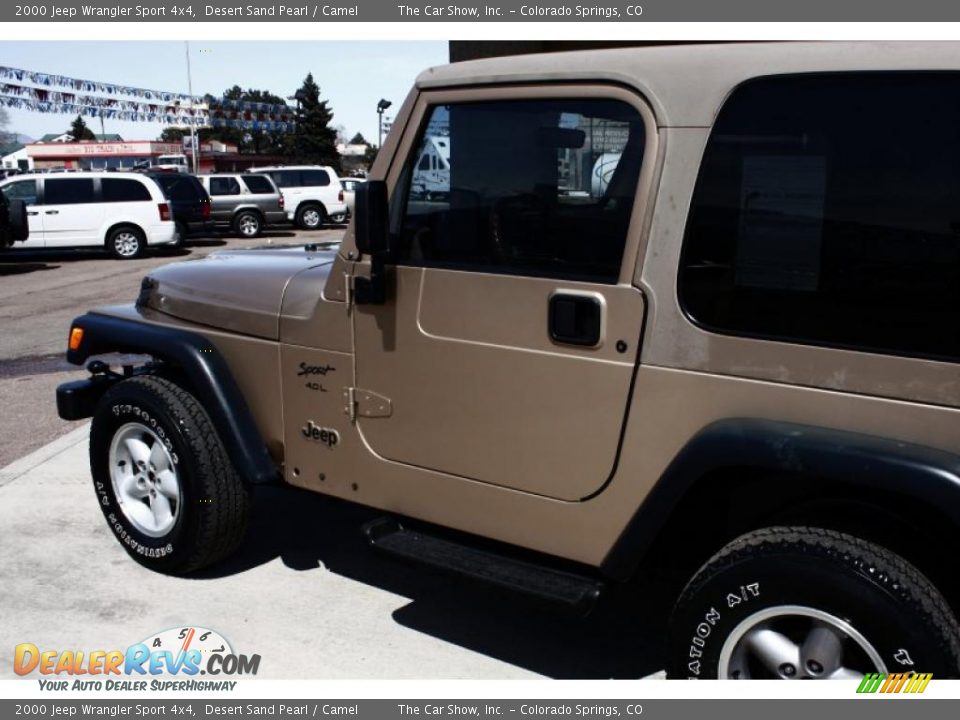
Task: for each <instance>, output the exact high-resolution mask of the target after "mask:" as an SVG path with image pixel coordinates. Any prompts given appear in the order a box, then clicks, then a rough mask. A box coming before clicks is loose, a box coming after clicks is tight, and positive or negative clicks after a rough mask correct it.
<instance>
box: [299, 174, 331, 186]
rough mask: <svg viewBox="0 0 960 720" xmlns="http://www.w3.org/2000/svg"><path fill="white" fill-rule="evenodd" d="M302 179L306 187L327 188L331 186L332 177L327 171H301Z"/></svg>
mask: <svg viewBox="0 0 960 720" xmlns="http://www.w3.org/2000/svg"><path fill="white" fill-rule="evenodd" d="M300 177H301V179H302V183H303V185H304V186H305V187H326V186H327V185H329V184H330V175H329V173H327V171H326V170H301V171H300Z"/></svg>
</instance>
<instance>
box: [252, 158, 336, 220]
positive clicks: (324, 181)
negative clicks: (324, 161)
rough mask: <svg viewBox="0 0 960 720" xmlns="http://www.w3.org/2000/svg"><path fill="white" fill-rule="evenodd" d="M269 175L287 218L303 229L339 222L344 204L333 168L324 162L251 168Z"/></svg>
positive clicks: (255, 171) (254, 171)
mask: <svg viewBox="0 0 960 720" xmlns="http://www.w3.org/2000/svg"><path fill="white" fill-rule="evenodd" d="M250 172H252V173H265V174H267V175H269V176H270V177H271V178H272V179H273V182H274V183H276V185H277V187H278V188H280V193H281V194H282V195H283V202H284V207H285V208H286V210H287V219H288V220H290V221H291V222H294V223H296V224H297V225H299V226H300V227H302V228H304V229H305V230H316V229H318V228H319V227H320V226H321V225H323V224H324V223H325V222H343V219H344V218H346V215H347V206H346V205H345V204H344V202H343V188H342V187H341V185H340V178H339V177H338V176H337V171H336V170H334V169H333V168H332V167H329V166H326V165H281V166H277V167H263V168H251V170H250Z"/></svg>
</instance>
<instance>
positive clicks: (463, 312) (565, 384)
mask: <svg viewBox="0 0 960 720" xmlns="http://www.w3.org/2000/svg"><path fill="white" fill-rule="evenodd" d="M479 95H480V99H478V92H477V91H472V92H470V93H469V94H466V93H463V92H447V93H443V94H439V93H437V94H433V95H428V96H426V97H422V98H421V102H420V105H419V106H418V108H417V109H416V110H415V112H414V116H415V118H414V122H412V123H410V125H411V126H412V128H413V129H412V130H411V131H409V136H408V137H406V138H404V141H403V142H401V145H400V147H401V151H400V153H401V157H400V159H399V160H398V161H397V162H395V166H394V167H393V168H391V173H390V186H391V188H392V193H391V201H390V202H391V215H392V237H393V238H394V240H393V243H394V246H395V248H394V250H393V256H392V258H391V261H390V262H391V265H392V267H391V273H392V277H391V289H390V292H389V295H388V299H387V302H386V304H385V305H376V306H372V305H362V306H358V307H357V308H356V311H355V312H354V323H355V340H356V357H357V384H358V388H359V389H360V390H361V393H360V395H361V396H365V397H368V398H369V397H376V398H381V399H382V400H378V401H377V403H376V404H377V407H372V408H369V412H365V411H364V407H358V417H357V423H358V427H359V430H360V432H361V433H362V435H363V437H364V440H365V442H366V443H367V444H368V445H369V447H370V448H371V449H372V450H373V451H374V452H375V453H377V454H379V455H380V456H382V457H384V458H387V459H389V460H391V461H395V462H398V463H404V464H407V465H412V466H416V467H419V468H423V469H425V470H430V471H436V472H440V473H445V474H447V475H450V476H455V477H457V478H462V479H467V480H470V481H475V482H482V483H489V484H493V485H499V486H505V487H509V488H513V489H516V490H518V491H522V492H528V493H536V494H539V495H543V496H546V497H550V498H556V499H558V500H566V501H576V500H581V499H583V498H586V497H589V496H590V495H592V494H594V493H596V492H599V491H600V490H601V489H602V488H603V486H604V485H605V483H606V482H607V480H608V479H609V477H610V476H611V474H612V472H613V470H614V468H615V466H616V462H617V457H618V453H619V444H620V438H621V434H622V430H623V425H624V422H625V419H626V416H627V411H628V409H629V408H628V406H629V398H630V388H631V383H632V378H633V374H634V369H635V366H636V363H637V358H638V357H639V355H638V353H639V346H640V341H641V336H642V329H643V327H642V326H643V317H644V299H643V295H642V294H641V292H640V291H639V290H638V289H637V288H636V287H634V286H633V285H632V284H631V282H630V278H632V277H633V270H634V262H635V258H636V256H637V252H638V247H639V234H640V227H641V225H642V215H643V208H644V206H645V203H644V202H643V201H642V200H641V201H637V198H638V196H641V197H645V190H644V188H645V187H646V186H648V184H649V173H650V172H651V169H650V168H649V167H648V165H652V162H651V163H647V162H645V159H646V158H648V157H649V158H652V157H653V156H654V154H655V150H654V147H655V140H656V137H655V127H654V125H653V124H652V122H651V121H650V118H651V116H650V113H649V111H648V110H647V108H646V106H645V105H644V104H643V103H642V101H641V100H640V99H639V98H638V97H636V96H635V95H633V94H632V93H628V92H626V91H624V90H621V89H619V88H612V87H610V88H607V87H600V88H598V87H590V88H569V87H565V88H550V89H545V88H529V89H522V88H514V89H504V90H500V91H493V90H491V91H481V92H480V93H479ZM461 98H464V101H461ZM466 98H469V102H467V101H466V100H465V99H466ZM416 118H419V119H420V122H416ZM440 142H443V143H445V144H447V146H448V148H449V149H448V157H447V158H445V160H446V161H447V163H448V166H449V169H447V170H445V171H444V173H443V175H442V177H431V178H429V180H430V182H429V183H428V182H427V179H426V178H422V177H420V174H421V173H425V172H430V173H432V174H434V175H436V174H437V173H436V172H435V169H434V168H433V167H432V166H430V168H429V169H428V170H424V169H423V168H424V161H423V158H424V157H426V156H427V155H429V154H431V148H436V147H437V146H438V145H439V143H440ZM614 155H616V156H618V158H617V160H616V169H615V170H614V171H613V172H612V173H609V174H608V178H609V182H607V183H605V184H604V183H596V182H594V180H593V173H594V171H595V168H596V167H598V163H601V159H602V160H603V163H606V164H607V165H609V163H610V162H611V157H612V156H614ZM428 186H429V187H430V188H432V189H431V190H430V191H429V192H427V191H426V190H425V188H427V187H428ZM638 188H639V190H638ZM365 391H370V392H369V393H367V394H366V395H364V392H365ZM371 393H372V394H371ZM384 408H388V410H384Z"/></svg>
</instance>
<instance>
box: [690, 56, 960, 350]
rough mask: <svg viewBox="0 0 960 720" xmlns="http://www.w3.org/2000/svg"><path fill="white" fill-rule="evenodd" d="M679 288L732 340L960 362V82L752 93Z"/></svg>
mask: <svg viewBox="0 0 960 720" xmlns="http://www.w3.org/2000/svg"><path fill="white" fill-rule="evenodd" d="M679 285H680V300H681V304H682V305H683V307H684V309H685V310H686V312H687V313H688V314H689V315H690V316H691V317H692V318H693V319H694V320H695V321H696V322H698V323H700V324H702V325H704V326H706V327H707V328H708V329H711V330H714V331H717V332H724V333H732V334H740V335H748V336H753V337H764V338H772V339H781V340H786V341H793V342H799V343H808V344H816V345H827V346H835V347H844V348H852V349H861V350H868V351H875V352H881V353H896V354H905V355H915V356H924V357H938V358H942V359H950V360H957V359H960V323H958V322H957V318H956V315H957V308H958V307H960V75H957V74H948V73H942V74H933V73H928V74H924V73H871V74H859V75H856V74H836V75H820V76H793V77H780V78H771V79H764V80H759V81H754V82H752V83H749V84H747V85H744V86H742V87H741V88H740V89H738V90H737V91H736V92H735V93H734V94H733V95H732V96H731V98H730V99H729V100H728V102H727V104H726V105H725V106H724V108H723V109H722V111H721V112H720V114H719V116H718V117H717V121H716V124H715V126H714V129H713V132H712V133H711V136H710V139H709V142H708V144H707V148H706V151H705V154H704V159H703V163H702V166H701V169H700V176H699V178H698V181H697V186H696V190H695V192H694V198H693V202H692V205H691V210H690V217H689V220H688V223H687V229H686V237H685V242H684V249H683V256H682V260H681V268H680V277H679Z"/></svg>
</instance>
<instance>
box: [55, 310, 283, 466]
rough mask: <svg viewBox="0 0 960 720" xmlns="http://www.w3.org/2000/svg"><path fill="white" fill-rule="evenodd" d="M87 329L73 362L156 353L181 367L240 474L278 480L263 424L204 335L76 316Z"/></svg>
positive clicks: (70, 353) (71, 354) (70, 352)
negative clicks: (260, 426) (107, 355)
mask: <svg viewBox="0 0 960 720" xmlns="http://www.w3.org/2000/svg"><path fill="white" fill-rule="evenodd" d="M77 328H82V330H83V336H82V339H81V340H80V342H79V345H78V346H77V347H75V348H71V349H69V350H68V351H67V361H68V362H70V363H73V364H74V365H82V364H83V363H84V362H85V361H86V360H87V359H88V358H90V357H92V356H94V355H102V354H105V353H130V354H143V355H151V356H153V357H155V358H157V359H159V360H163V361H165V362H168V363H170V364H172V365H174V366H176V367H177V368H178V369H179V370H180V371H181V372H183V373H184V375H186V377H187V378H188V380H189V382H190V390H191V391H192V392H193V393H194V394H195V395H196V397H197V400H199V402H200V404H201V405H202V406H203V407H204V409H205V410H206V411H207V414H208V415H209V416H210V419H211V421H212V422H213V424H214V427H215V428H216V430H217V434H218V435H219V436H220V439H221V440H222V442H223V444H224V446H225V447H226V449H227V452H228V453H229V454H230V456H231V457H232V458H233V459H234V466H235V467H236V469H237V472H238V473H240V476H241V477H243V478H244V479H245V480H247V481H248V482H250V483H254V484H260V483H269V482H274V481H275V480H276V479H277V477H278V473H277V467H276V465H275V464H274V462H273V460H272V459H271V458H270V454H269V453H268V452H267V447H266V444H265V443H264V441H263V438H262V437H261V435H260V432H259V430H258V429H257V426H256V423H255V422H254V420H253V415H252V414H251V413H250V409H249V407H248V406H247V402H246V400H245V399H244V397H243V394H242V393H241V392H240V388H239V387H238V386H237V383H236V381H235V380H234V379H233V375H232V373H231V372H230V368H229V367H228V366H227V363H226V361H225V360H224V359H223V356H222V355H221V354H220V352H219V351H218V350H217V348H216V347H214V345H213V344H211V343H210V341H209V340H207V339H206V338H204V337H203V336H201V335H198V334H196V333H192V332H189V331H186V330H181V329H179V328H170V327H164V326H162V325H152V324H150V323H143V322H137V321H135V320H126V319H122V318H116V317H110V316H107V315H98V314H96V313H87V314H86V315H82V316H80V317H78V318H77V319H75V320H74V321H73V324H72V325H71V328H70V333H71V337H73V333H74V330H75V329H77Z"/></svg>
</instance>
